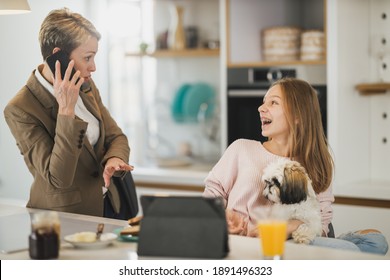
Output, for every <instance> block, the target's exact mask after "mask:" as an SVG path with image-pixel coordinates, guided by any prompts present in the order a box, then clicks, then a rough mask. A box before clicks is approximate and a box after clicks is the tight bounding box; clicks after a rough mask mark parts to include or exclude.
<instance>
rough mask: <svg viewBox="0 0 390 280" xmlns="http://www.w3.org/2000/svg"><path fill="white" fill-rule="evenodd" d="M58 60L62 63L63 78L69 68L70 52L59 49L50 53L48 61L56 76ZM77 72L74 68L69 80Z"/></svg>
mask: <svg viewBox="0 0 390 280" xmlns="http://www.w3.org/2000/svg"><path fill="white" fill-rule="evenodd" d="M57 60H58V61H59V62H60V64H61V78H62V79H63V78H64V76H65V71H66V69H67V68H68V64H69V62H70V59H69V54H68V53H67V52H64V51H61V50H59V51H58V52H56V53H53V54H52V55H50V56H48V57H47V58H46V62H47V64H48V65H49V67H50V69H51V72H52V73H53V75H54V76H55V74H56V61H57ZM75 73H76V70H75V69H74V68H73V69H72V73H71V74H70V79H69V80H71V79H72V77H73V75H74V74H75ZM77 81H78V80H77Z"/></svg>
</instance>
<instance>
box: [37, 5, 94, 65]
mask: <svg viewBox="0 0 390 280" xmlns="http://www.w3.org/2000/svg"><path fill="white" fill-rule="evenodd" d="M90 36H93V37H95V38H96V39H98V40H100V37H101V35H100V33H99V32H98V31H97V30H96V28H95V26H94V25H93V24H92V23H91V22H90V21H89V20H87V19H86V18H84V17H83V16H82V15H80V14H78V13H74V12H72V11H70V10H69V9H68V8H62V9H57V10H53V11H51V12H50V13H49V14H48V15H47V16H46V18H45V19H44V20H43V22H42V25H41V29H40V31H39V44H40V47H41V53H42V57H43V59H46V58H47V57H48V56H49V55H51V54H52V53H53V49H54V48H55V47H58V48H60V49H61V50H64V51H66V52H67V53H69V54H70V53H71V52H72V51H73V50H74V49H76V48H77V47H79V46H80V45H81V44H83V43H84V42H85V41H86V40H87V39H88V38H90Z"/></svg>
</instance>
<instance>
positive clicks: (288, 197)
mask: <svg viewBox="0 0 390 280" xmlns="http://www.w3.org/2000/svg"><path fill="white" fill-rule="evenodd" d="M307 183H308V182H307V178H306V176H305V174H304V173H302V172H300V170H297V169H295V168H294V167H292V168H285V169H284V180H283V184H282V185H281V186H280V201H281V203H282V204H295V203H299V202H301V201H304V200H306V199H307Z"/></svg>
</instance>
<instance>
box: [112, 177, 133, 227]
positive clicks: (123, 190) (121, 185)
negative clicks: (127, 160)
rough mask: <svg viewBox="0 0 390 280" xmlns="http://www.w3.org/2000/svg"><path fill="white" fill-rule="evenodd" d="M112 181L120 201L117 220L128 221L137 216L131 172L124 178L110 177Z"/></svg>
mask: <svg viewBox="0 0 390 280" xmlns="http://www.w3.org/2000/svg"><path fill="white" fill-rule="evenodd" d="M112 180H113V182H114V184H115V186H116V189H117V190H118V194H119V199H120V210H119V214H118V216H117V217H114V218H118V219H123V220H128V219H131V218H134V217H135V216H137V214H138V210H139V207H138V199H137V192H136V189H135V183H134V180H133V176H132V175H131V172H130V171H128V172H126V174H125V175H124V176H121V177H114V176H113V177H112Z"/></svg>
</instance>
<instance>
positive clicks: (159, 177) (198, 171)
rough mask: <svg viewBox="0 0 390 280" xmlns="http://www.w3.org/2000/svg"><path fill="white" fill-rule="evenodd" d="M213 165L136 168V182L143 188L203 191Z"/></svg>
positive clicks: (134, 172) (134, 173)
mask: <svg viewBox="0 0 390 280" xmlns="http://www.w3.org/2000/svg"><path fill="white" fill-rule="evenodd" d="M213 166H214V165H213V164H191V165H188V166H181V167H159V166H141V167H139V166H135V168H134V171H133V172H132V174H133V178H134V181H135V183H136V185H137V187H138V186H142V187H164V186H165V187H172V188H174V189H183V190H194V191H203V188H204V180H205V178H206V177H207V175H208V173H209V172H210V170H211V169H212V167H213Z"/></svg>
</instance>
